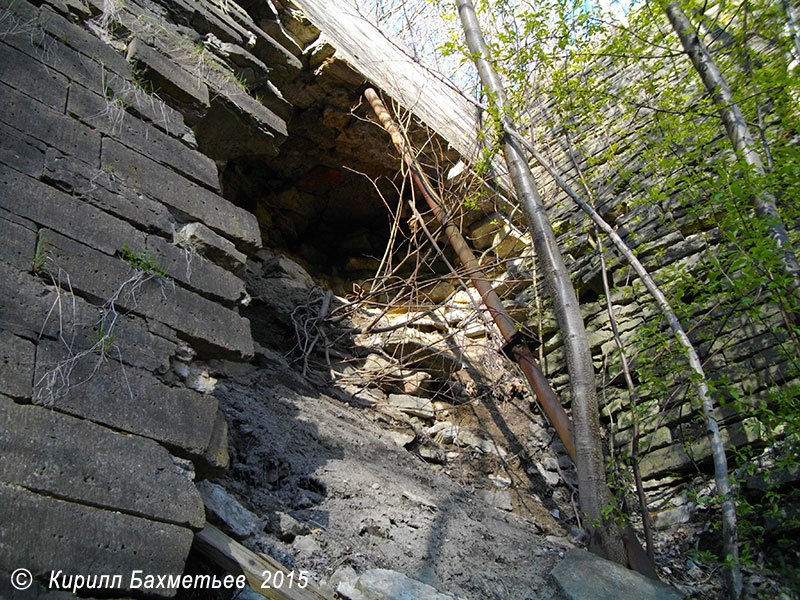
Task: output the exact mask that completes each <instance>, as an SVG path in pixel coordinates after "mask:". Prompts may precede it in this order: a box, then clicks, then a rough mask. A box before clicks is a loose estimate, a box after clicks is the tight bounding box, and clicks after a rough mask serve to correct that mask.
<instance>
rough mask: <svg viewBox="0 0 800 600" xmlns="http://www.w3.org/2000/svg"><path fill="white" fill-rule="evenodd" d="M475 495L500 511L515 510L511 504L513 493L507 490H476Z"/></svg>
mask: <svg viewBox="0 0 800 600" xmlns="http://www.w3.org/2000/svg"><path fill="white" fill-rule="evenodd" d="M475 495H476V496H478V498H480V499H481V500H483V501H484V502H486V503H487V504H491V505H492V506H494V507H495V508H499V509H500V510H507V511H512V510H514V505H513V504H512V503H511V493H510V492H508V491H507V490H475Z"/></svg>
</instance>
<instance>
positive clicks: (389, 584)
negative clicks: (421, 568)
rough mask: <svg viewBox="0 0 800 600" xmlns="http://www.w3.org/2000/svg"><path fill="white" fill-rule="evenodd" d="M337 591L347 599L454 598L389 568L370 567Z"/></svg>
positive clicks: (433, 599) (341, 584)
mask: <svg viewBox="0 0 800 600" xmlns="http://www.w3.org/2000/svg"><path fill="white" fill-rule="evenodd" d="M336 592H337V593H338V594H339V595H340V596H342V597H343V598H346V599H347V600H454V599H455V596H452V595H451V594H443V593H441V592H439V591H438V590H437V589H436V588H434V587H432V586H430V585H428V584H425V583H422V582H421V581H417V580H416V579H411V578H410V577H406V576H405V575H403V574H402V573H398V572H397V571H390V570H388V569H370V570H369V571H366V572H365V573H362V574H361V575H359V577H358V578H357V579H356V580H355V581H354V582H341V583H340V584H339V585H338V587H337V588H336Z"/></svg>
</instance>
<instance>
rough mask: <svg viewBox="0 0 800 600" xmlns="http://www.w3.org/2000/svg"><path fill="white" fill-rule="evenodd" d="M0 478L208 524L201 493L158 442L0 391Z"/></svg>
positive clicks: (100, 503)
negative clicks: (22, 401) (17, 401)
mask: <svg viewBox="0 0 800 600" xmlns="http://www.w3.org/2000/svg"><path fill="white" fill-rule="evenodd" d="M0 481H3V482H4V483H7V484H11V485H18V486H22V487H24V488H27V489H29V490H31V491H34V492H37V493H43V494H53V495H56V496H58V497H59V498H61V499H64V500H69V501H72V502H77V503H79V504H88V505H91V506H99V507H102V508H106V509H108V510H117V511H120V512H123V513H128V514H133V515H137V516H142V517H146V518H148V519H153V520H156V521H164V522H167V523H174V524H176V525H183V526H188V527H192V528H195V529H199V528H202V527H203V524H204V522H205V518H204V512H203V505H202V501H201V499H200V495H199V494H198V493H197V490H196V489H195V487H194V485H192V483H191V482H190V481H188V480H187V479H186V478H185V477H183V476H182V475H181V474H180V473H179V472H178V469H177V467H175V465H174V464H173V462H172V458H171V457H170V455H169V453H168V452H167V451H166V450H165V449H164V448H163V447H162V446H159V445H158V444H156V443H155V442H153V441H152V440H148V439H146V438H142V437H139V436H130V435H122V434H119V433H115V432H113V431H111V430H109V429H106V428H104V427H101V426H100V425H96V424H94V423H91V422H90V421H85V420H82V419H76V418H74V417H70V416H68V415H64V414H61V413H58V412H55V411H52V410H49V409H46V408H42V407H39V406H30V405H29V406H21V405H19V404H15V403H14V402H12V401H11V400H8V399H4V398H2V397H1V396H0ZM143 489H146V490H147V493H146V494H142V493H141V491H142V490H143Z"/></svg>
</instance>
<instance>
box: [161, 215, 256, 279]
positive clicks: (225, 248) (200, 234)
mask: <svg viewBox="0 0 800 600" xmlns="http://www.w3.org/2000/svg"><path fill="white" fill-rule="evenodd" d="M173 241H174V243H175V244H177V245H178V246H180V247H182V248H184V249H185V250H186V251H187V252H190V253H193V254H197V255H198V256H201V257H203V258H205V259H207V260H210V261H211V262H213V263H214V264H216V265H219V266H220V267H222V268H223V269H227V270H228V271H232V272H233V273H238V272H240V271H241V269H242V267H243V266H244V264H245V262H246V261H247V256H245V255H244V254H243V253H242V252H239V251H238V250H237V249H236V247H235V246H234V245H233V243H232V242H231V241H229V240H226V239H225V238H223V237H221V236H219V235H217V234H216V233H214V232H213V231H211V230H210V229H209V228H208V227H206V226H205V225H203V224H202V223H189V224H188V225H184V226H183V227H181V229H180V230H179V231H177V232H176V233H175V236H174V240H173Z"/></svg>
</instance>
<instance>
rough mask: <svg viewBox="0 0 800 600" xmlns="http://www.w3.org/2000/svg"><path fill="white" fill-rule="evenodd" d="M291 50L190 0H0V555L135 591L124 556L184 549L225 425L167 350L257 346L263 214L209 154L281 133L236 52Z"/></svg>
mask: <svg viewBox="0 0 800 600" xmlns="http://www.w3.org/2000/svg"><path fill="white" fill-rule="evenodd" d="M231 4H232V3H231ZM212 34H213V36H212V37H213V39H214V40H215V41H216V43H217V44H218V46H219V48H223V49H224V50H225V53H226V56H232V57H234V58H235V60H236V63H235V64H233V63H231V65H230V69H228V65H226V63H225V62H224V61H222V60H218V59H214V60H212V59H211V57H210V55H209V53H208V51H207V50H206V49H205V47H204V46H203V45H202V44H201V43H199V42H197V40H203V39H204V38H205V37H206V36H209V35H212ZM209 39H210V38H209ZM293 51H294V50H293V49H291V48H290V49H286V48H284V47H283V46H282V45H281V43H279V42H276V41H275V40H273V39H272V38H271V37H270V36H269V35H267V34H266V33H265V32H264V31H262V30H261V29H260V28H259V27H258V26H256V24H255V23H254V22H252V20H250V19H249V17H248V16H247V14H246V13H244V11H242V10H241V9H239V8H238V7H235V10H231V11H227V10H222V9H221V8H220V7H219V6H218V5H217V4H215V3H213V2H206V1H205V0H198V1H196V2H195V1H193V0H182V1H181V2H162V3H159V2H151V1H150V0H126V1H125V2H113V1H112V2H103V1H102V0H89V2H88V3H86V2H82V1H79V0H73V1H70V0H67V1H66V2H64V1H63V0H53V1H49V0H48V1H47V2H44V3H42V2H39V3H38V5H35V4H31V3H28V2H26V0H13V1H12V0H0V231H2V243H0V342H1V343H0V353H2V359H1V360H0V572H2V573H6V574H11V573H12V572H14V571H15V570H16V569H20V568H25V569H28V570H29V571H30V572H31V573H32V574H33V576H34V578H35V579H37V580H38V581H40V582H41V583H43V584H45V585H46V584H47V583H48V581H51V579H50V578H51V576H52V574H53V573H57V572H59V571H60V572H61V575H62V576H61V578H60V579H58V580H57V581H58V582H60V583H64V582H67V581H70V580H69V579H67V577H68V576H71V575H93V574H96V575H110V576H113V575H121V577H120V578H118V579H115V578H113V577H109V578H107V579H106V583H108V582H109V581H110V582H112V583H114V584H115V585H112V586H111V587H112V588H113V589H117V590H119V593H121V594H126V593H131V592H133V593H135V594H142V590H135V591H134V590H132V589H131V573H133V572H134V571H140V572H142V573H143V575H148V574H152V575H165V574H172V575H177V574H180V573H181V572H182V571H183V567H184V563H185V560H186V557H187V554H188V552H189V548H190V546H191V543H192V537H193V531H197V530H199V529H201V528H202V527H203V526H204V524H205V514H204V509H203V501H202V499H201V497H200V494H199V493H198V491H197V488H196V486H195V483H194V481H193V479H194V476H195V475H194V474H195V472H196V473H198V474H203V473H209V472H213V471H214V470H215V469H218V468H224V467H225V466H226V465H227V461H228V456H227V430H226V423H225V419H224V416H223V415H222V413H221V412H220V410H219V407H218V402H217V399H216V398H215V397H214V395H213V394H211V393H201V392H199V391H195V390H194V389H190V388H188V387H184V386H183V385H182V384H181V383H180V378H179V377H176V376H175V375H174V374H173V373H172V372H171V369H172V367H173V361H174V360H177V359H180V360H181V361H184V362H183V363H181V364H185V362H186V361H187V360H189V361H191V360H192V359H196V360H210V359H216V358H224V359H226V360H234V361H236V360H240V361H241V360H248V359H249V358H251V357H252V355H253V339H252V336H251V332H250V323H249V321H248V320H247V319H245V318H243V317H242V316H240V315H239V312H238V307H239V305H240V302H242V301H243V300H245V299H246V294H245V289H244V284H243V282H242V280H241V279H240V277H239V274H240V273H241V272H242V271H243V267H244V263H245V261H246V260H247V256H248V255H251V254H252V253H253V252H254V251H256V250H257V249H258V248H259V247H260V246H261V233H260V230H259V225H258V222H257V220H256V218H255V216H254V215H253V214H251V213H250V212H248V211H246V210H244V209H242V208H240V207H238V206H235V205H233V204H232V203H231V202H229V201H228V200H226V199H225V198H223V197H222V196H221V185H220V178H219V172H218V168H217V163H216V162H215V160H216V159H219V158H220V155H221V154H224V152H226V151H228V152H229V153H230V152H231V151H233V150H231V148H232V146H230V144H233V142H232V141H231V140H229V141H228V146H226V143H225V136H226V135H238V136H239V137H242V135H241V134H242V132H245V133H246V135H245V136H244V138H243V139H246V140H248V142H247V143H249V144H250V147H249V148H247V147H242V146H241V143H242V142H236V148H235V149H234V150H235V151H236V152H239V151H251V150H252V149H256V150H255V151H257V152H262V153H268V154H269V153H272V154H274V153H275V151H276V148H277V146H278V145H279V144H280V142H281V140H282V139H283V138H284V137H285V136H286V124H285V122H284V120H283V119H284V118H287V117H288V115H289V114H290V112H291V106H290V105H289V104H288V103H286V102H285V101H284V100H283V99H282V98H281V97H280V93H279V92H277V88H274V86H272V88H270V89H274V90H275V92H274V94H273V96H274V97H271V98H269V99H268V101H267V102H265V103H264V105H262V104H260V103H258V102H256V101H255V100H253V99H252V98H251V97H249V96H247V98H246V99H244V98H242V89H241V86H240V85H239V83H238V82H237V78H236V73H237V71H236V70H235V69H241V68H242V67H241V65H249V66H250V67H252V66H253V65H255V66H256V67H258V68H260V69H261V70H262V71H263V73H259V76H261V77H266V76H268V74H271V73H272V72H273V70H274V72H275V74H276V77H283V78H285V77H289V76H291V75H292V74H293V73H296V72H297V71H298V70H299V69H300V67H301V64H300V61H299V60H298V59H297V58H296V56H295V55H294V54H293ZM226 69H227V70H226ZM269 76H270V77H271V76H272V75H269ZM265 85H266V84H265ZM270 85H272V84H270ZM155 92H157V94H156V93H155ZM267 106H272V108H273V109H274V110H275V111H277V112H278V113H279V114H281V115H282V116H278V114H276V112H273V110H271V109H270V108H267ZM220 112H225V113H226V118H228V119H232V120H235V121H236V124H237V125H236V131H233V132H231V131H228V132H227V133H226V131H224V130H223V129H222V128H221V127H220V126H219V123H218V122H215V119H216V118H217V117H216V116H215V113H220ZM195 131H205V132H213V135H214V136H216V137H219V138H220V139H219V140H217V141H216V142H210V141H209V140H205V141H204V140H202V139H201V140H199V141H198V139H197V137H196V134H195ZM204 143H205V146H204ZM204 147H205V148H212V149H214V152H212V153H211V154H216V156H209V153H208V151H207V150H206V151H205V153H204V151H203V149H204ZM226 148H227V150H226ZM223 158H224V157H223ZM187 357H188V358H187ZM188 461H191V462H188ZM175 591H176V590H175V589H170V588H169V587H166V588H159V589H152V590H147V591H145V595H155V596H172V595H174V593H175Z"/></svg>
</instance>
